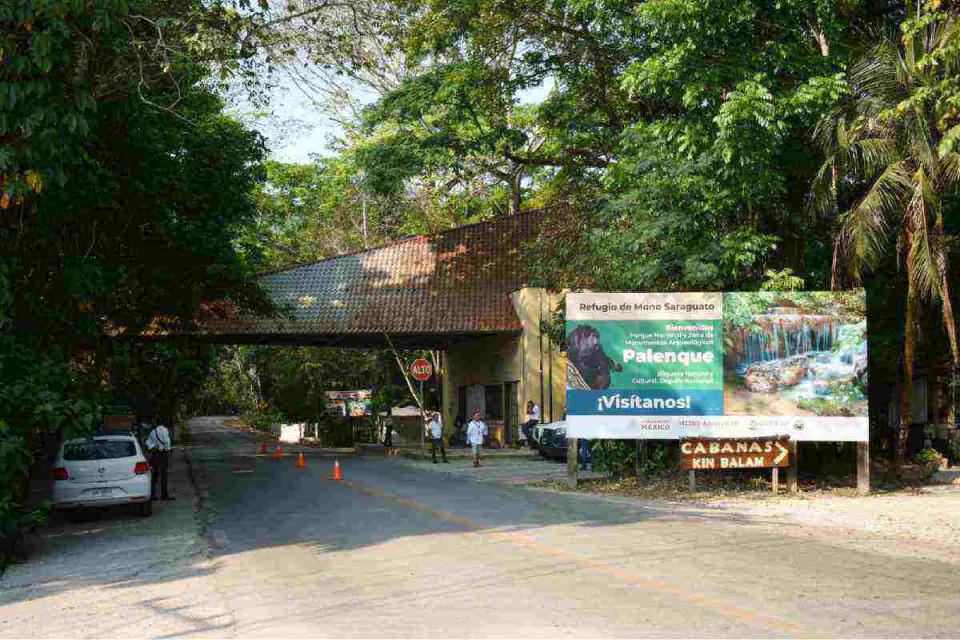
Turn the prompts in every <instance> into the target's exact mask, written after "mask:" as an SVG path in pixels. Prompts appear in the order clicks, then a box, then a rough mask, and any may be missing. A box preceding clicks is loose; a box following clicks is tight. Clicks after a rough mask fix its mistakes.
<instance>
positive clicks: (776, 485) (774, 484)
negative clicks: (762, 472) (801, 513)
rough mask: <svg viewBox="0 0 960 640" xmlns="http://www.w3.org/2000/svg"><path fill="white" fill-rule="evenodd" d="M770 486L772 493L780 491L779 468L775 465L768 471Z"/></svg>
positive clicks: (775, 493)
mask: <svg viewBox="0 0 960 640" xmlns="http://www.w3.org/2000/svg"><path fill="white" fill-rule="evenodd" d="M770 488H771V489H772V490H773V495H777V494H778V493H780V469H779V468H777V467H774V468H773V470H772V471H771V472H770Z"/></svg>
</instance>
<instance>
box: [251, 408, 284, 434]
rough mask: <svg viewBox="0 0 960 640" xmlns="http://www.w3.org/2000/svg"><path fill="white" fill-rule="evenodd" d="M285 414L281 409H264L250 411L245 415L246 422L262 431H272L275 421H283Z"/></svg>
mask: <svg viewBox="0 0 960 640" xmlns="http://www.w3.org/2000/svg"><path fill="white" fill-rule="evenodd" d="M282 419H283V416H281V415H280V412H279V411H276V410H274V411H264V412H261V413H248V414H246V415H244V416H243V420H244V422H246V423H247V424H249V425H250V426H251V427H253V428H254V429H256V430H257V431H260V432H262V433H270V432H271V429H272V428H273V425H274V424H275V423H278V422H281V421H282Z"/></svg>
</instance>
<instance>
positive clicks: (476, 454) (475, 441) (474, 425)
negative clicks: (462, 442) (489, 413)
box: [467, 411, 487, 468]
mask: <svg viewBox="0 0 960 640" xmlns="http://www.w3.org/2000/svg"><path fill="white" fill-rule="evenodd" d="M486 435H487V425H486V424H484V422H483V420H481V419H480V412H479V411H475V412H474V413H473V420H471V421H470V422H469V423H467V442H469V443H470V448H472V449H473V466H474V467H475V468H476V467H479V466H480V447H482V446H483V438H484V436H486Z"/></svg>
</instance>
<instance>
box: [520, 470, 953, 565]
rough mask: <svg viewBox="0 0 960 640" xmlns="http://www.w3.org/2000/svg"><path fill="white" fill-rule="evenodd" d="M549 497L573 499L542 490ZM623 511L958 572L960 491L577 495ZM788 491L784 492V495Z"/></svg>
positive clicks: (553, 485) (657, 490) (611, 490)
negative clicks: (651, 506)
mask: <svg viewBox="0 0 960 640" xmlns="http://www.w3.org/2000/svg"><path fill="white" fill-rule="evenodd" d="M535 486H538V487H539V488H541V489H544V490H547V491H560V492H565V491H568V489H567V488H566V486H565V485H564V484H563V483H560V482H540V483H537V484H536V485H535ZM576 491H577V492H578V493H582V494H587V495H592V496H594V497H595V498H596V499H599V500H609V501H612V502H617V503H621V502H624V503H629V502H633V503H637V504H646V503H648V502H649V503H660V504H663V503H667V504H673V505H676V506H677V507H678V508H686V509H692V510H696V511H703V512H705V513H709V512H715V513H723V514H724V515H726V516H730V517H735V518H738V519H742V520H743V521H750V522H756V523H763V524H766V525H773V526H774V527H776V529H777V530H778V533H780V534H782V535H785V536H790V537H797V538H804V539H808V538H814V539H819V540H823V541H826V542H829V543H830V544H834V545H838V546H846V547H850V548H853V549H859V550H863V551H880V550H882V552H883V553H887V554H892V555H896V556H901V557H904V558H916V559H925V560H935V561H942V562H950V563H953V564H960V486H955V485H953V486H943V485H939V486H938V485H931V486H926V487H922V488H905V489H901V490H897V491H889V492H882V493H873V494H871V495H867V496H861V495H858V494H857V493H856V490H855V489H852V488H841V489H827V490H820V489H816V490H808V491H801V492H800V493H799V494H798V495H796V496H791V495H788V494H785V493H783V492H781V493H780V494H779V495H777V496H774V495H773V494H772V493H769V492H768V491H766V490H763V489H758V490H750V489H746V488H743V487H741V488H740V490H736V491H732V492H730V491H722V490H716V489H711V490H707V491H698V492H695V493H690V492H689V491H687V490H686V489H685V488H684V487H683V486H682V485H680V484H679V483H677V482H664V483H659V484H657V483H653V484H650V485H647V486H645V487H639V486H637V485H636V484H635V483H634V481H633V480H632V479H631V480H624V481H619V482H617V481H603V480H601V481H596V482H587V483H584V484H583V486H581V487H580V488H578V489H577V490H576ZM781 491H782V490H781Z"/></svg>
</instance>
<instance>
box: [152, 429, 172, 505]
mask: <svg viewBox="0 0 960 640" xmlns="http://www.w3.org/2000/svg"><path fill="white" fill-rule="evenodd" d="M172 448H173V442H172V441H171V440H170V431H169V430H168V429H167V428H166V427H165V426H163V425H162V424H158V425H157V426H156V427H154V428H153V431H151V432H150V435H148V436H147V450H148V451H149V452H150V466H151V467H153V477H152V478H151V484H152V486H151V491H150V499H151V500H156V499H157V478H159V479H160V497H161V499H162V500H173V496H171V495H170V492H169V491H168V490H167V470H168V468H169V466H170V449H172Z"/></svg>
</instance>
